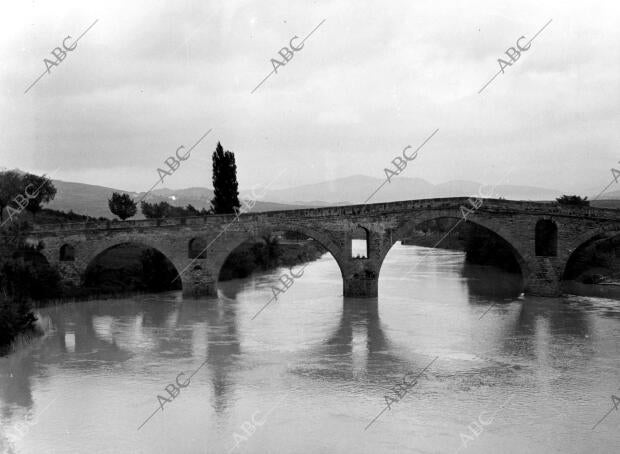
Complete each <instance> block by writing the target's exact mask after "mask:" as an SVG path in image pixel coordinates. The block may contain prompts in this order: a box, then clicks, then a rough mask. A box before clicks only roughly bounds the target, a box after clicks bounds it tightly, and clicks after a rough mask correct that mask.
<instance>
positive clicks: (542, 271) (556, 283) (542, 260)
mask: <svg viewBox="0 0 620 454" xmlns="http://www.w3.org/2000/svg"><path fill="white" fill-rule="evenodd" d="M560 265H561V262H560V260H559V259H558V257H538V256H535V257H532V258H531V259H530V261H529V268H530V274H529V276H526V279H525V294H526V295H532V296H549V297H555V296H560V295H561V294H562V290H561V285H560V277H559V276H560V275H561V274H560V273H561V271H560V270H562V269H563V266H560Z"/></svg>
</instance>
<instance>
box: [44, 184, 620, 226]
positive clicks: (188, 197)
mask: <svg viewBox="0 0 620 454" xmlns="http://www.w3.org/2000/svg"><path fill="white" fill-rule="evenodd" d="M54 185H55V186H56V189H57V193H56V197H55V199H54V200H53V201H52V202H51V203H50V204H48V205H47V208H52V209H55V210H62V211H69V210H73V211H74V212H75V213H79V214H85V215H89V216H93V217H101V216H102V217H111V213H110V210H109V208H108V199H109V198H110V197H111V195H112V192H127V193H128V194H130V195H131V196H132V197H133V199H134V200H136V201H139V200H141V199H142V198H144V200H145V201H147V202H149V203H152V202H161V201H166V202H168V203H170V204H171V205H174V206H186V205H188V204H192V205H193V206H194V207H196V208H198V209H201V208H208V207H209V204H210V200H211V199H212V198H213V190H211V189H208V188H203V187H192V188H187V189H167V188H161V189H155V190H153V191H151V192H150V193H148V194H146V193H144V192H132V191H124V190H122V189H114V188H108V187H104V186H95V185H89V184H84V183H72V182H65V181H61V180H54ZM479 191H480V192H481V193H482V194H485V196H487V197H492V198H500V197H503V198H505V199H511V200H538V201H544V200H547V201H549V200H555V199H556V198H557V197H559V196H561V195H562V194H563V193H562V192H561V191H558V190H554V189H546V188H540V187H533V186H519V185H498V186H497V187H493V186H484V185H481V184H480V183H477V182H474V181H465V180H454V181H449V182H447V183H442V184H436V185H435V184H432V183H430V182H428V181H426V180H424V179H422V178H405V177H392V178H391V179H390V181H389V182H386V180H384V179H380V178H374V177H369V176H364V175H353V176H350V177H344V178H338V179H334V180H330V181H325V182H322V183H316V184H308V185H302V186H295V187H290V188H285V189H266V190H264V191H261V190H260V189H257V190H256V194H257V197H254V196H252V195H251V191H249V190H240V191H239V192H240V200H241V199H242V198H243V197H244V196H245V197H246V198H248V199H253V198H256V199H257V201H256V205H255V206H254V208H253V209H252V211H256V212H259V211H275V210H288V209H298V208H309V207H319V206H330V205H349V204H359V203H365V202H368V203H377V202H394V201H398V200H409V199H425V198H440V197H461V196H465V197H467V196H475V195H478V192H479ZM373 194H374V195H373ZM371 196H372V197H371ZM601 199H607V200H609V199H620V191H613V192H609V193H606V194H604V195H603V196H602V197H601ZM609 203H610V202H608V201H607V202H605V201H604V200H601V201H600V206H603V205H605V206H609ZM596 204H597V205H599V202H596ZM139 211H140V210H138V215H136V217H135V218H136V219H141V218H143V216H142V215H141V213H140V212H139Z"/></svg>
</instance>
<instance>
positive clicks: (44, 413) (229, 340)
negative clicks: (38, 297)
mask: <svg viewBox="0 0 620 454" xmlns="http://www.w3.org/2000/svg"><path fill="white" fill-rule="evenodd" d="M284 271H286V270H283V269H280V270H274V271H273V272H269V273H262V274H260V275H254V276H252V277H250V278H248V279H244V280H238V281H230V282H225V283H221V284H220V285H219V291H220V296H219V298H202V299H185V300H184V299H183V298H182V296H181V295H180V293H176V292H175V293H166V294H158V295H153V296H140V297H134V298H126V299H114V300H105V301H91V302H83V303H68V304H63V305H58V306H53V307H46V308H42V309H39V310H38V312H39V315H40V318H41V321H42V323H43V324H45V325H46V326H49V332H48V334H47V335H46V336H45V337H43V338H40V339H37V340H36V341H34V342H32V343H31V344H29V345H26V346H23V347H20V348H19V349H18V350H17V351H16V352H14V353H12V354H11V355H9V356H8V357H4V358H0V418H1V423H2V427H1V429H0V431H1V433H0V449H1V450H2V452H9V453H12V452H15V453H37V454H38V453H347V454H351V453H405V452H408V453H455V452H459V453H467V452H469V453H494V454H495V453H545V454H548V453H584V452H592V453H617V452H618V449H619V446H620V415H619V414H618V412H617V411H615V410H614V411H611V413H610V414H609V415H608V417H607V418H606V419H605V420H603V422H601V423H600V424H599V425H598V426H597V427H596V429H595V430H592V427H593V425H594V424H596V422H597V421H598V420H599V419H601V418H602V417H603V416H604V415H605V414H606V413H607V412H608V411H609V410H610V409H612V408H613V407H612V400H611V395H612V394H616V395H618V394H620V391H618V390H619V388H620V355H618V352H619V351H620V349H619V348H618V347H619V345H620V302H618V301H617V300H612V299H605V298H600V297H598V298H595V297H577V296H574V297H573V296H571V297H565V298H554V299H551V298H537V297H529V296H527V297H524V296H523V295H521V294H520V289H519V278H518V277H515V276H514V275H508V274H505V273H502V272H499V271H497V270H494V269H491V268H486V267H481V266H470V265H465V264H464V255H463V253H461V252H456V251H447V250H441V249H427V248H421V247H416V246H402V245H396V246H395V247H394V248H393V249H392V250H391V251H390V253H389V255H388V257H387V258H386V261H385V262H384V265H383V268H382V270H381V276H380V282H379V298H377V299H370V300H368V299H350V298H346V299H344V298H343V297H342V279H341V275H340V271H339V269H338V266H337V264H336V262H335V261H334V260H333V258H332V257H331V256H330V255H325V256H323V257H322V258H321V259H319V260H317V261H316V262H313V263H311V264H310V265H309V266H308V267H307V268H306V269H305V270H304V273H303V276H301V277H299V278H298V279H295V281H294V283H293V285H291V286H290V287H289V288H288V290H287V291H286V292H285V293H280V294H278V298H277V300H275V301H273V302H272V303H271V304H269V305H268V306H267V307H266V308H265V309H264V310H263V311H262V312H261V313H260V314H259V315H258V316H256V318H255V319H253V320H252V317H253V316H254V315H255V314H256V313H257V311H258V310H259V309H260V308H261V307H262V306H264V305H265V304H266V303H267V302H268V301H269V300H270V299H271V298H272V296H273V291H272V289H271V288H270V286H271V285H275V284H276V283H277V282H278V281H277V279H278V277H279V275H280V274H281V273H282V272H284ZM294 271H295V272H297V270H295V269H294ZM433 360H434V361H433ZM425 368H426V370H425V371H424V372H423V373H422V374H421V375H420V376H419V377H418V378H417V382H416V381H413V382H412V381H411V378H412V377H415V376H416V375H417V374H419V373H420V371H422V370H423V369H425ZM193 372H195V374H194V375H193V376H191V379H190V378H189V377H190V375H191V374H192V373H193ZM406 374H408V375H406ZM404 377H407V380H408V383H409V386H408V390H407V392H406V394H404V395H403V393H401V394H400V396H399V397H398V398H394V399H392V400H390V401H388V402H389V403H390V406H389V407H386V400H385V399H384V395H385V394H386V393H388V392H390V388H392V387H393V386H395V385H396V384H397V383H402V381H403V378H404ZM176 383H178V384H179V386H177V384H176ZM170 384H172V385H170ZM166 387H168V391H170V392H168V391H167V390H166ZM158 396H160V397H159V398H158ZM162 409H163V410H162ZM381 412H382V413H381ZM151 415H152V417H151V418H150V419H149V420H148V421H147V422H146V423H145V424H144V425H143V426H142V427H141V428H140V429H138V428H139V427H140V426H141V425H142V424H143V422H144V421H145V420H147V418H149V416H151ZM377 415H379V416H378V418H377V419H376V420H375V421H374V422H373V423H372V424H371V425H370V426H369V427H368V428H367V429H365V428H366V427H367V426H368V424H369V423H370V422H371V421H372V420H373V418H375V416H377Z"/></svg>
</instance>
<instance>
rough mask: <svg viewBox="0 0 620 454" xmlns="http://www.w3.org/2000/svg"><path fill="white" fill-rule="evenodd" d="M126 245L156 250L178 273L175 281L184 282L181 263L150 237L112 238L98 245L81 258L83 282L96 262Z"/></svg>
mask: <svg viewBox="0 0 620 454" xmlns="http://www.w3.org/2000/svg"><path fill="white" fill-rule="evenodd" d="M124 245H134V246H139V247H142V248H144V249H145V250H154V251H156V252H157V253H159V254H161V255H162V256H163V257H164V258H165V259H166V261H167V262H169V264H170V265H172V268H174V271H175V272H176V276H177V279H175V280H176V281H179V283H181V282H182V280H181V279H180V273H179V270H180V269H181V266H180V265H181V263H178V262H177V260H175V256H174V255H173V254H171V253H170V251H167V250H166V249H165V248H163V247H162V246H161V244H158V243H157V242H156V241H155V240H153V241H151V239H149V238H148V237H140V238H125V237H123V238H112V239H109V240H107V241H103V242H101V243H97V245H96V247H95V248H94V249H92V252H91V253H90V254H88V256H87V257H82V258H81V262H82V265H83V268H82V270H81V278H82V282H84V279H85V278H86V273H87V272H88V271H89V269H91V268H92V266H93V265H94V264H95V263H96V261H97V260H98V259H99V258H101V257H102V256H103V255H104V254H105V253H106V252H109V251H110V250H112V249H114V248H117V247H120V246H124ZM181 285H182V284H181Z"/></svg>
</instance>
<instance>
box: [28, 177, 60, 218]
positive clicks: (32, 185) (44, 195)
mask: <svg viewBox="0 0 620 454" xmlns="http://www.w3.org/2000/svg"><path fill="white" fill-rule="evenodd" d="M22 184H23V187H24V192H25V193H26V195H27V196H28V205H26V209H27V210H28V211H30V212H31V213H32V217H33V218H34V216H35V215H36V214H37V213H38V212H39V211H41V209H42V207H41V204H42V203H49V202H50V201H52V200H54V197H55V196H56V188H55V187H54V184H53V183H52V180H50V179H49V178H47V177H45V176H43V177H40V176H38V175H33V174H31V173H27V174H26V175H24V177H23V178H22ZM29 194H32V195H33V196H34V197H31V196H30V195H29Z"/></svg>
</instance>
